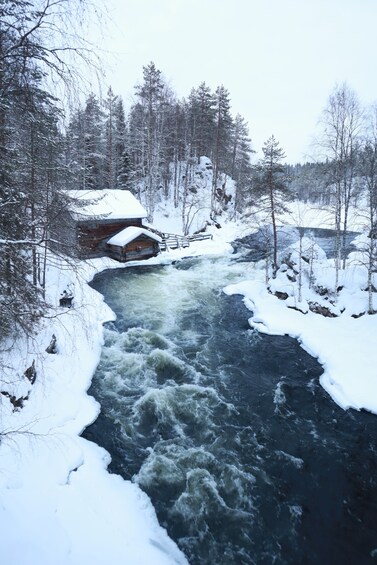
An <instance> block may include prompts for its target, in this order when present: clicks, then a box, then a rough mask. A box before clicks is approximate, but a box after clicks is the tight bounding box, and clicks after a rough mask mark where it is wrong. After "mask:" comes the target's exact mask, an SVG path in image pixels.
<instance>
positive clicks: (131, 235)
mask: <svg viewBox="0 0 377 565" xmlns="http://www.w3.org/2000/svg"><path fill="white" fill-rule="evenodd" d="M140 235H146V236H148V237H150V238H151V239H154V240H155V241H157V242H158V243H161V242H162V239H161V238H160V236H158V235H156V234H155V233H153V232H151V231H148V230H146V229H143V228H137V227H136V226H129V227H128V228H125V229H124V230H122V231H120V232H119V233H117V234H115V235H113V237H111V238H110V239H109V240H108V241H107V243H108V244H110V245H119V247H124V246H125V245H127V243H130V242H131V241H133V240H134V239H136V238H137V237H139V236H140Z"/></svg>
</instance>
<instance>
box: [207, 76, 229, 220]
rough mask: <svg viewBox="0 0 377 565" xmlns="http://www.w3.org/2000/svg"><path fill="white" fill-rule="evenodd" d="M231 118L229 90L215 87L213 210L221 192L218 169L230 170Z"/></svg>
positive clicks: (225, 171) (226, 171)
mask: <svg viewBox="0 0 377 565" xmlns="http://www.w3.org/2000/svg"><path fill="white" fill-rule="evenodd" d="M232 131H233V120H232V116H231V114H230V98H229V92H228V91H227V90H226V89H225V88H224V86H219V87H218V88H217V89H216V123H215V138H214V149H213V158H212V162H213V183H212V209H213V210H215V208H216V206H215V201H216V199H220V198H221V195H222V194H223V191H222V188H220V187H219V186H218V182H219V177H220V171H223V172H224V173H226V174H229V172H230V170H231V161H232V153H231V140H232Z"/></svg>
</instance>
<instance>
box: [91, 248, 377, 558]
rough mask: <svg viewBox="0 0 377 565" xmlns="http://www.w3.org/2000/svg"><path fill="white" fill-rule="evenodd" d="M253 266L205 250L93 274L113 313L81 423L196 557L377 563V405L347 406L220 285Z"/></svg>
mask: <svg viewBox="0 0 377 565" xmlns="http://www.w3.org/2000/svg"><path fill="white" fill-rule="evenodd" d="M248 268H249V266H248V265H247V264H245V263H243V262H242V261H241V262H240V260H239V258H238V260H232V259H229V258H223V259H208V258H207V259H204V258H203V259H189V260H186V261H184V262H181V263H178V264H176V265H169V266H163V267H137V268H130V269H125V270H119V271H110V272H105V273H102V274H101V275H99V276H97V277H96V279H95V281H94V284H93V286H94V288H96V289H97V290H98V291H99V292H101V293H102V294H104V296H105V298H106V302H107V303H108V304H109V305H110V306H111V308H112V309H113V310H114V311H115V312H116V313H117V321H116V322H115V323H112V324H108V325H107V327H106V330H105V339H106V342H105V346H104V348H103V354H102V359H101V362H100V365H99V367H98V370H97V373H96V375H95V378H94V380H93V386H92V388H91V393H92V394H93V395H94V396H95V397H96V398H97V399H98V400H99V401H100V403H101V405H102V413H101V415H100V417H99V418H98V420H97V421H96V422H95V423H94V424H93V425H92V426H91V427H90V428H88V429H87V430H86V432H85V436H86V437H87V438H88V439H91V440H93V441H95V442H96V443H99V444H100V445H102V446H104V447H105V448H106V449H107V450H108V451H109V452H110V453H111V455H112V459H113V461H112V464H111V471H113V472H116V473H120V474H121V475H122V476H124V477H125V478H127V479H132V480H134V481H136V482H138V483H139V484H140V486H141V488H143V490H145V491H146V492H147V493H148V494H149V496H150V498H151V500H152V502H153V504H154V506H155V508H156V511H157V514H158V517H159V520H160V523H161V524H162V525H164V526H165V527H166V528H167V530H168V532H169V534H170V536H171V537H172V538H174V539H175V540H176V541H177V543H178V545H179V546H180V547H181V549H182V550H183V551H184V552H185V554H186V556H187V557H188V560H189V562H190V563H191V564H192V565H199V564H200V565H239V564H245V565H246V564H264V563H265V564H272V563H276V564H285V563H286V564H288V563H289V564H313V565H314V564H319V563H321V564H350V565H351V564H364V563H365V564H367V563H374V562H377V484H376V482H377V474H376V470H377V452H376V434H377V418H376V417H375V416H372V415H371V414H368V413H365V412H360V413H358V412H354V411H347V412H345V411H343V410H341V409H340V408H338V407H337V406H336V405H335V404H334V403H333V402H332V400H331V399H330V398H329V397H328V396H327V395H326V393H325V392H324V391H323V389H322V388H321V387H320V386H319V384H318V379H319V376H320V374H321V372H322V369H321V367H320V365H319V364H318V363H317V361H316V360H315V359H313V358H312V357H310V356H309V355H308V354H306V353H305V352H304V351H303V350H302V349H301V348H300V347H299V345H298V343H297V342H296V341H295V340H293V339H291V338H289V337H282V336H280V337H279V336H266V335H260V334H258V333H256V332H255V331H254V330H251V329H250V327H249V325H248V317H249V316H250V312H248V311H247V310H246V308H245V306H244V305H243V302H242V300H241V298H240V297H236V296H231V297H229V296H226V295H224V294H223V293H222V292H221V289H222V288H223V287H224V286H225V285H226V284H228V283H230V282H233V281H237V280H239V279H242V278H245V277H246V276H247V277H249V276H252V270H251V271H248V270H247V269H248ZM355 378H357V375H355ZM374 556H375V557H374ZM146 565H147V564H146ZM148 565H149V564H148Z"/></svg>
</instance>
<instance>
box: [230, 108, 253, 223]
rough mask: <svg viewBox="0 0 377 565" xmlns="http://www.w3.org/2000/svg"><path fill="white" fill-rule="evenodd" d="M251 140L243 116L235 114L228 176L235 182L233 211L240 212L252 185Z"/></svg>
mask: <svg viewBox="0 0 377 565" xmlns="http://www.w3.org/2000/svg"><path fill="white" fill-rule="evenodd" d="M252 153H254V151H253V150H252V149H251V140H250V138H249V128H248V125H247V123H246V121H245V120H244V118H243V117H242V116H241V115H240V114H237V115H236V117H235V120H234V128H233V132H232V153H231V155H232V160H231V169H230V176H231V177H232V179H233V180H234V181H235V182H236V191H235V203H234V211H235V213H237V212H241V210H242V209H243V207H244V204H245V202H246V200H247V194H248V192H249V191H250V189H251V185H252V165H251V155H252Z"/></svg>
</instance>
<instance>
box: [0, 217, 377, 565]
mask: <svg viewBox="0 0 377 565" xmlns="http://www.w3.org/2000/svg"><path fill="white" fill-rule="evenodd" d="M309 215H311V218H310V224H309ZM318 217H319V215H318V213H315V212H314V213H310V214H309V212H307V218H308V219H306V222H304V223H305V224H307V225H313V226H314V225H318V223H316V222H315V219H316V218H317V221H318ZM164 222H165V225H163V224H164ZM155 224H156V225H157V227H160V229H164V230H166V231H174V230H172V229H170V230H168V229H167V227H166V226H168V225H169V218H168V217H166V215H165V216H164V217H161V218H160V219H159V218H157V219H156V220H155ZM319 226H320V227H323V221H321V223H320V224H319ZM211 229H212V233H213V236H214V237H213V240H212V241H210V240H206V241H203V242H197V243H195V244H193V245H191V246H190V248H188V249H181V250H180V249H178V250H174V251H169V252H165V253H163V254H161V255H160V256H159V257H157V258H153V259H151V260H149V261H148V263H149V264H151V263H161V262H170V261H173V260H176V259H178V258H182V257H184V256H185V255H186V256H187V255H191V256H192V255H199V254H225V253H231V251H232V247H231V245H230V243H229V242H230V241H232V240H233V239H235V238H236V237H237V236H238V235H240V234H241V235H245V233H246V232H247V230H248V229H249V228H248V227H247V228H245V226H242V225H236V224H234V223H224V225H223V227H222V229H216V228H211ZM177 233H178V232H177ZM291 252H292V253H294V252H295V250H294V249H292V250H291ZM296 252H297V249H296ZM319 255H320V254H319ZM358 258H359V256H358V255H357V254H354V256H353V257H352V258H351V259H352V263H351V262H350V265H349V270H348V271H347V273H346V274H344V275H343V279H342V284H343V285H344V288H343V290H342V292H341V294H340V296H339V298H338V300H337V302H336V304H335V305H334V306H333V307H334V308H338V310H339V313H340V311H342V313H341V314H340V315H339V316H337V317H335V318H325V317H323V316H321V315H319V314H315V313H313V312H311V311H309V310H308V308H307V305H308V304H309V302H310V300H311V298H312V296H311V293H312V292H313V291H312V289H309V287H308V284H303V286H302V289H301V292H302V297H301V298H302V300H301V301H300V303H299V309H298V310H296V309H292V306H297V305H298V294H297V291H298V288H297V284H295V285H293V284H291V283H289V284H288V282H287V277H286V274H287V270H284V269H285V268H283V269H282V270H281V271H280V272H279V275H278V278H277V281H276V282H275V283H274V284H275V285H276V288H275V289H272V290H282V287H283V286H284V285H286V286H285V290H287V289H288V291H287V292H286V294H287V295H288V298H287V299H286V300H279V299H278V298H277V297H276V296H274V295H272V294H271V293H269V292H268V291H267V289H266V286H265V283H264V276H265V274H264V270H263V266H262V265H261V268H260V269H258V268H256V269H253V273H255V276H254V278H253V280H245V281H244V282H242V283H240V284H238V285H231V286H229V287H227V288H226V289H225V291H226V292H227V293H238V294H242V295H244V297H245V304H246V306H247V307H249V308H250V309H251V310H252V312H253V313H252V316H251V318H250V324H251V326H252V327H257V328H258V329H259V330H260V331H263V332H268V333H279V334H289V335H292V336H294V337H296V338H297V339H299V341H300V343H301V344H302V346H303V347H304V348H305V349H306V350H308V351H309V352H310V353H311V354H313V355H315V356H316V357H318V359H319V361H320V362H321V363H322V364H323V367H324V374H323V376H322V377H321V383H322V385H323V386H324V387H325V389H326V390H327V391H328V392H329V394H330V395H331V396H332V398H333V399H334V400H335V402H337V403H338V404H339V405H341V406H342V407H344V408H347V407H353V408H356V409H361V408H365V409H367V410H370V411H371V412H375V413H377V348H376V347H375V339H376V335H377V331H376V330H377V317H376V316H368V315H363V316H361V317H358V318H353V317H352V314H359V313H360V312H361V311H362V310H363V309H364V310H365V308H366V300H367V297H366V293H365V292H364V291H363V290H362V288H363V287H364V286H365V281H366V273H365V270H364V268H363V267H362V266H360V265H359V262H358ZM119 267H121V265H120V264H119V263H116V262H115V261H112V260H110V259H98V260H92V261H90V262H87V263H80V264H77V265H76V270H73V269H72V267H71V266H68V265H63V264H62V263H60V262H59V263H57V264H56V265H55V266H54V267H50V271H49V277H48V280H49V288H48V289H47V294H48V300H49V301H50V303H51V304H54V305H56V304H58V300H59V296H60V293H61V292H62V291H63V290H65V289H68V290H72V291H73V294H74V297H75V298H74V308H72V309H71V310H70V309H62V308H59V307H54V308H51V311H50V312H49V316H50V317H49V319H46V320H45V322H44V324H43V327H42V328H41V330H40V332H39V333H38V334H37V335H36V336H35V337H34V338H33V339H29V340H28V342H27V343H26V342H25V341H20V342H19V343H12V344H9V352H8V353H3V354H2V356H1V362H2V378H1V381H2V382H1V386H0V390H2V391H8V392H9V393H10V394H12V395H14V396H16V397H17V398H19V397H21V396H26V395H27V394H28V393H29V398H28V400H26V401H25V402H24V407H23V408H22V409H21V410H16V411H13V406H12V404H11V403H10V401H9V399H8V398H7V397H6V396H4V395H0V431H1V432H2V436H1V443H0V529H1V532H2V548H1V559H0V562H4V563H6V564H7V565H47V564H48V565H51V564H52V563H53V564H54V565H58V564H61V565H63V564H64V565H71V564H72V565H73V564H77V565H78V564H80V565H86V564H88V565H89V564H90V565H92V564H98V565H100V564H101V565H102V564H103V563H114V564H125V563H126V564H127V565H137V564H140V565H146V564H149V563H154V564H156V565H157V564H173V563H180V564H183V563H186V559H185V557H184V556H183V555H182V553H181V552H180V551H179V550H178V548H177V546H176V545H175V543H174V542H172V541H171V540H170V539H169V538H168V536H167V534H166V532H165V530H164V529H163V528H161V527H160V526H159V524H158V522H157V519H156V516H155V512H154V509H153V507H152V505H151V502H150V500H149V499H148V497H147V496H146V495H145V494H144V493H143V492H142V491H141V490H140V489H139V488H138V486H137V485H135V484H132V483H131V482H129V481H124V480H123V479H121V478H120V477H119V476H116V475H111V474H109V473H107V471H106V467H107V464H108V462H109V456H108V454H107V453H106V452H105V451H104V450H103V449H102V448H100V447H98V446H96V445H94V444H92V443H90V442H88V441H87V440H85V439H83V438H81V437H80V435H79V434H80V433H81V432H82V430H83V429H84V428H85V427H86V426H88V425H89V424H90V423H91V422H92V421H93V420H94V419H95V418H96V416H97V414H98V411H99V406H98V404H97V403H96V402H95V401H94V399H93V398H91V397H90V396H88V395H87V390H88V388H89V386H90V382H91V378H92V375H93V373H94V370H95V368H96V365H97V363H98V361H99V356H100V350H101V344H102V324H103V323H104V322H105V321H108V320H111V319H112V318H113V313H112V312H111V310H110V309H109V308H108V307H107V306H106V305H105V304H104V302H103V299H102V297H101V296H100V295H99V294H98V293H97V292H96V291H94V290H93V289H91V288H90V287H89V286H88V285H87V282H88V281H89V280H91V279H92V278H93V276H94V275H95V273H97V272H99V271H101V270H103V269H107V268H119ZM313 269H314V271H315V273H314V275H313V276H315V277H316V280H317V282H318V281H321V284H325V283H326V282H328V281H329V280H331V278H332V277H333V269H332V264H331V261H327V260H326V259H324V258H323V257H322V259H321V257H318V259H317V260H316V262H315V264H314V265H313ZM304 278H305V277H304ZM288 280H289V279H288ZM279 285H280V286H279ZM287 285H288V286H287ZM300 310H301V311H300ZM304 312H306V313H304ZM52 334H55V336H56V338H57V354H48V353H46V352H45V349H46V347H47V346H48V344H49V343H50V340H51V336H52ZM33 360H35V366H36V369H37V378H36V382H35V384H34V385H33V386H32V387H31V385H30V384H29V382H28V381H27V380H26V379H25V378H23V377H22V374H23V372H24V371H25V369H26V368H27V367H29V366H30V365H31V363H32V361H33ZM20 376H21V378H20ZM30 391H31V392H30Z"/></svg>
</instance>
